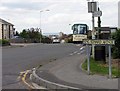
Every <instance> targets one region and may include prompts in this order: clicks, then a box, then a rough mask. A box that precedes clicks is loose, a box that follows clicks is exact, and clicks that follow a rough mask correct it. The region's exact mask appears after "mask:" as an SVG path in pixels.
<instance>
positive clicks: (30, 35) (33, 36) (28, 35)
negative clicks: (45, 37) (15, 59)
mask: <svg viewBox="0 0 120 91" xmlns="http://www.w3.org/2000/svg"><path fill="white" fill-rule="evenodd" d="M20 37H22V38H24V39H25V40H26V41H29V42H35V43H36V42H40V38H42V35H41V34H40V33H39V31H35V30H34V29H33V30H31V31H30V30H28V31H26V30H25V29H24V30H23V31H22V32H21V33H20Z"/></svg>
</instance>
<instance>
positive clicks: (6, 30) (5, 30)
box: [0, 18, 15, 39]
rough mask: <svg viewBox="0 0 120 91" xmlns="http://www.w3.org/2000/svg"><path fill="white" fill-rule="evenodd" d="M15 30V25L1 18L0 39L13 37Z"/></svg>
mask: <svg viewBox="0 0 120 91" xmlns="http://www.w3.org/2000/svg"><path fill="white" fill-rule="evenodd" d="M14 32H15V28H14V25H13V24H12V23H9V22H7V21H5V20H3V19H1V18H0V39H11V38H13V36H14Z"/></svg>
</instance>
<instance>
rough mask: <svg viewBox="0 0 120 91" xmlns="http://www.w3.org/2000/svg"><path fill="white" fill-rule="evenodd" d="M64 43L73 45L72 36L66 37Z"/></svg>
mask: <svg viewBox="0 0 120 91" xmlns="http://www.w3.org/2000/svg"><path fill="white" fill-rule="evenodd" d="M65 42H66V43H73V37H72V34H70V35H68V37H67V38H65Z"/></svg>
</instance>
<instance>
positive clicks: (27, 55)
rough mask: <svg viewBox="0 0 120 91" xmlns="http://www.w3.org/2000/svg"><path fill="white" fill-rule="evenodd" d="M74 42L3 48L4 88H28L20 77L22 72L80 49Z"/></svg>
mask: <svg viewBox="0 0 120 91" xmlns="http://www.w3.org/2000/svg"><path fill="white" fill-rule="evenodd" d="M79 48H80V47H79V46H76V45H74V44H34V45H28V46H25V47H15V48H14V47H11V48H3V49H2V80H3V81H2V87H3V89H27V86H25V85H24V84H23V83H22V82H21V81H20V80H19V79H18V77H19V75H20V72H23V71H25V70H29V69H32V68H33V67H36V66H38V65H44V64H46V63H48V62H50V61H53V60H56V59H60V58H63V57H66V56H69V55H72V53H75V52H76V51H77V50H79Z"/></svg>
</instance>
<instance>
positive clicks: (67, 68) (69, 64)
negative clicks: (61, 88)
mask: <svg viewBox="0 0 120 91" xmlns="http://www.w3.org/2000/svg"><path fill="white" fill-rule="evenodd" d="M85 59H86V56H85V53H80V54H74V55H69V56H67V57H65V58H62V59H59V60H56V61H54V62H51V63H49V64H46V65H44V66H42V67H40V68H39V69H37V71H36V74H37V75H38V76H39V77H40V78H43V79H46V80H48V81H50V82H56V81H55V80H60V81H57V82H58V83H59V82H61V83H64V82H66V84H67V83H70V84H69V86H72V87H75V86H77V87H79V88H84V89H111V91H112V89H118V78H112V79H109V78H108V76H102V75H96V74H95V75H88V74H87V72H86V71H85V70H83V69H82V67H81V65H82V63H83V62H84V61H85ZM46 75H47V76H46ZM55 78H56V79H55Z"/></svg>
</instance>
